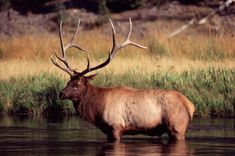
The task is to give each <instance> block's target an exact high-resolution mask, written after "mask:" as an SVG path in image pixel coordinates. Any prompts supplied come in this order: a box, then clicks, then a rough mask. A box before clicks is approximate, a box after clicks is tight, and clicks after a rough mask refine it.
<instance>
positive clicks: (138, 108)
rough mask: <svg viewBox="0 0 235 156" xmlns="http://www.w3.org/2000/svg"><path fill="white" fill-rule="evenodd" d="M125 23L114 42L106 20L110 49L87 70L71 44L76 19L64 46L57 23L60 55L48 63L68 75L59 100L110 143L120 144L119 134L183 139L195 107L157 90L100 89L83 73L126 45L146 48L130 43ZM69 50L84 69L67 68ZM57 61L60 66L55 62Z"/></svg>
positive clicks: (171, 93)
mask: <svg viewBox="0 0 235 156" xmlns="http://www.w3.org/2000/svg"><path fill="white" fill-rule="evenodd" d="M129 22H130V26H129V33H128V35H127V38H126V40H125V41H124V42H122V43H117V41H116V33H115V29H114V25H113V23H112V21H111V20H110V24H111V30H112V40H113V46H112V49H111V51H110V52H109V55H108V58H107V59H106V60H105V61H104V62H103V63H100V64H98V65H97V66H94V67H90V60H89V57H88V54H87V50H85V49H83V48H81V47H80V46H79V45H78V44H74V39H75V37H76V35H77V33H78V28H79V25H80V20H79V22H78V26H77V29H76V31H75V33H74V35H73V37H72V39H71V41H70V42H68V44H67V45H64V41H63V34H62V21H61V23H60V30H59V37H60V46H61V53H62V56H61V57H59V56H58V55H57V53H56V52H55V54H54V55H53V56H52V57H51V61H52V63H53V64H54V65H55V66H57V67H58V68H60V69H61V70H63V71H65V72H67V73H68V74H69V75H70V80H69V81H68V83H67V86H66V87H65V88H64V89H63V90H62V91H61V92H60V94H59V97H60V98H61V99H69V100H71V101H72V102H73V106H74V108H75V110H76V112H77V113H78V114H79V116H80V117H81V118H82V119H84V120H85V121H87V122H90V123H91V124H93V125H95V126H96V127H98V128H99V129H100V130H101V131H102V132H103V133H105V134H106V135H107V138H108V141H110V142H112V141H120V140H121V137H122V135H127V134H146V135H149V136H161V135H162V134H164V133H167V134H168V136H169V137H170V138H172V139H176V140H184V139H185V133H186V130H187V128H188V126H189V124H190V121H191V120H192V118H193V113H194V111H195V108H194V105H193V104H192V103H191V102H190V101H189V100H188V99H187V98H186V97H185V96H184V95H182V94H181V93H179V92H177V91H174V90H161V89H134V88H129V87H110V88H102V87H96V86H94V85H92V84H91V83H90V81H91V80H92V79H93V78H94V77H95V76H96V74H93V75H88V76H87V74H88V73H90V72H92V71H96V70H98V69H101V68H104V67H105V66H107V65H108V64H109V63H110V62H111V61H112V59H113V58H114V56H115V54H116V53H117V52H118V51H119V50H120V49H122V48H124V47H126V46H128V45H132V46H135V47H138V48H142V49H146V47H144V46H142V45H140V44H137V43H135V42H133V41H131V40H130V36H131V33H132V22H131V19H129ZM69 48H77V49H78V50H80V51H83V52H85V53H86V54H87V67H86V69H84V70H83V71H81V72H79V71H77V70H75V69H73V68H72V67H70V65H69V63H68V61H67V57H66V51H67V50H68V49H69ZM57 60H59V61H60V63H57Z"/></svg>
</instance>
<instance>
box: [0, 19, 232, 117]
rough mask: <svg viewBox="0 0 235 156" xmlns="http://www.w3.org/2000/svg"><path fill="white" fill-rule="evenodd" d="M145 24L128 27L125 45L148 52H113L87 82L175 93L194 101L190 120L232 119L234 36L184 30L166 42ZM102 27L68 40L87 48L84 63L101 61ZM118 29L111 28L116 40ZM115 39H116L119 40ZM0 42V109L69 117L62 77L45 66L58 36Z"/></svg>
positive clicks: (104, 47) (104, 52)
mask: <svg viewBox="0 0 235 156" xmlns="http://www.w3.org/2000/svg"><path fill="white" fill-rule="evenodd" d="M126 24H127V23H126ZM168 24H169V23H168ZM115 25H116V23H115ZM133 25H135V22H134V23H133ZM146 25H147V27H149V29H146V31H145V32H144V33H143V32H140V31H139V29H138V28H137V29H138V31H136V30H135V27H133V34H132V40H133V41H138V43H140V44H142V45H145V46H148V50H142V49H138V48H136V47H127V48H125V49H123V50H121V51H120V53H118V55H117V56H115V59H113V60H112V62H111V63H110V64H109V65H108V66H107V67H106V68H105V69H102V70H101V71H98V72H99V75H98V77H97V78H96V79H95V81H94V84H96V85H98V86H114V85H127V86H131V87H135V88H159V89H175V90H178V91H181V92H182V93H184V94H185V95H186V96H187V97H189V99H190V100H192V101H193V102H194V104H195V105H196V107H197V112H196V115H197V116H224V117H232V116H235V115H234V109H235V108H234V107H235V106H234V105H235V104H234V103H235V100H234V97H235V95H234V94H235V93H234V92H235V91H234V90H235V89H234V88H235V87H234V86H235V84H234V83H235V78H234V77H235V74H234V73H235V72H234V69H235V63H234V60H235V44H234V37H232V36H229V35H224V36H222V37H218V36H212V35H201V34H200V35H198V34H197V33H192V34H190V35H187V36H186V35H183V34H182V35H180V36H177V37H175V38H172V39H166V36H165V35H164V34H166V30H165V29H163V30H162V29H161V28H164V27H165V26H161V25H159V23H158V26H161V28H159V29H156V25H154V23H151V24H150V23H146ZM124 26H125V27H126V26H127V25H124ZM106 27H107V26H105V29H104V28H96V29H93V30H92V31H81V32H79V37H78V38H77V41H76V42H78V43H79V45H80V46H81V47H83V48H85V49H88V50H89V52H88V53H89V56H90V58H91V66H93V65H96V64H98V63H101V62H102V61H104V60H105V59H106V58H107V57H108V51H109V50H110V49H111V46H112V43H111V42H112V40H111V33H110V32H111V31H110V30H107V29H106ZM127 27H128V26H127ZM65 28H66V27H65ZM166 29H167V28H166ZM67 30H68V29H67ZM125 32H126V29H123V27H120V26H117V33H118V34H121V35H120V36H124V34H126V33H125ZM137 32H138V33H137ZM120 36H117V37H118V40H122V39H123V38H122V37H120ZM64 37H65V42H66V41H69V40H70V37H71V33H70V31H65V33H64ZM0 40H1V42H0V110H1V111H2V112H10V113H14V114H15V113H16V114H17V113H22V112H25V113H27V114H41V113H44V114H50V113H51V114H53V113H58V112H60V113H72V112H73V111H72V110H73V109H72V106H71V104H69V103H68V102H64V101H63V102H62V101H60V100H59V99H58V97H57V94H58V92H59V90H60V89H61V88H62V86H63V85H64V81H65V79H66V75H65V74H64V73H63V72H62V71H60V70H58V69H57V68H56V67H55V66H53V65H52V63H51V62H50V57H51V54H52V53H53V52H54V51H55V50H56V51H57V52H59V51H60V49H59V37H58V35H55V34H49V33H47V34H46V33H42V34H40V33H38V34H25V35H22V36H14V37H0ZM68 59H69V62H70V65H71V66H72V67H74V68H76V69H78V70H82V69H84V68H85V67H86V55H85V53H82V52H78V51H75V49H71V50H69V51H68ZM42 73H45V74H42Z"/></svg>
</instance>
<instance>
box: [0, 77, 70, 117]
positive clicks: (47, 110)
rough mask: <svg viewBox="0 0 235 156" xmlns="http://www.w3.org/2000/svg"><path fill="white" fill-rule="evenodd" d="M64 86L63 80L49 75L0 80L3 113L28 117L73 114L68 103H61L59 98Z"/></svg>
mask: <svg viewBox="0 0 235 156" xmlns="http://www.w3.org/2000/svg"><path fill="white" fill-rule="evenodd" d="M62 85H63V81H62V80H61V79H59V78H58V77H55V76H47V74H41V75H38V76H31V77H26V78H18V79H15V78H10V79H8V80H7V81H4V80H0V88H1V89H0V105H1V107H0V108H1V111H2V112H3V113H10V114H28V115H41V114H45V115H52V114H53V113H54V114H68V113H71V112H72V107H71V105H70V104H68V101H61V100H60V99H59V98H58V96H57V94H58V92H59V90H60V88H61V87H62Z"/></svg>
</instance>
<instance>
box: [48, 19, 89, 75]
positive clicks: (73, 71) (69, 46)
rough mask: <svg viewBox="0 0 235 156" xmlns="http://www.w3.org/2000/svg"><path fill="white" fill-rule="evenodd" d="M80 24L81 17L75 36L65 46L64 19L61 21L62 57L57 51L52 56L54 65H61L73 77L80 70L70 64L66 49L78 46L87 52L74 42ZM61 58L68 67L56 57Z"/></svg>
mask: <svg viewBox="0 0 235 156" xmlns="http://www.w3.org/2000/svg"><path fill="white" fill-rule="evenodd" d="M79 26H80V19H79V21H78V24H77V29H76V31H75V33H74V34H73V37H72V39H71V40H70V41H69V43H68V44H67V45H65V46H64V40H63V21H61V22H60V30H59V36H60V46H61V54H62V58H60V57H59V56H58V55H57V53H56V51H55V52H54V54H55V55H54V56H52V57H51V61H52V63H53V64H54V65H56V66H57V67H59V68H60V69H62V70H63V71H65V72H67V73H68V74H69V75H70V76H71V77H72V76H75V75H77V74H78V72H77V71H76V70H75V69H72V68H71V67H70V66H69V64H68V61H67V55H66V51H67V50H68V49H69V48H72V47H74V48H77V49H78V50H81V51H85V52H87V50H85V49H83V48H81V47H80V46H79V45H76V44H74V43H73V41H74V39H75V37H76V35H77V33H78V29H79ZM55 57H56V58H57V59H59V60H60V61H61V62H63V63H64V65H65V66H66V67H67V68H65V67H63V66H61V65H60V64H58V63H57V61H56V58H55Z"/></svg>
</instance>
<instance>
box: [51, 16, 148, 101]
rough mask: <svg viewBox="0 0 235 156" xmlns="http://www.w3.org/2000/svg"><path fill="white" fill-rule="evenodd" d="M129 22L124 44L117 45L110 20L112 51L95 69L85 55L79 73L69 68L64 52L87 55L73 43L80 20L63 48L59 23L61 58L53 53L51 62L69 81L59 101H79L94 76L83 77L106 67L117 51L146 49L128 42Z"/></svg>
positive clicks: (130, 28)
mask: <svg viewBox="0 0 235 156" xmlns="http://www.w3.org/2000/svg"><path fill="white" fill-rule="evenodd" d="M129 22H130V27H129V33H128V35H127V38H126V40H125V41H124V42H122V43H117V42H116V34H115V29H114V26H113V23H112V21H111V20H110V24H111V28H112V36H113V46H112V50H111V51H110V52H109V56H108V58H107V59H106V60H105V61H104V62H103V63H101V64H99V65H97V66H95V67H90V60H89V57H88V55H87V67H86V69H84V70H83V71H81V72H79V71H77V70H75V69H73V68H71V67H70V65H69V63H68V61H67V56H66V51H67V50H68V49H69V48H76V49H78V50H80V51H83V52H86V54H87V52H88V51H87V50H85V49H83V48H81V47H80V46H79V45H77V44H74V43H73V41H74V39H75V37H76V35H77V33H78V28H79V25H80V20H79V21H78V25H77V29H76V31H75V33H74V35H73V37H72V39H71V40H70V42H69V43H68V44H67V45H65V46H64V41H63V35H62V31H63V30H62V24H63V22H62V21H61V23H60V31H59V36H60V45H61V54H62V57H59V56H58V55H57V53H56V52H55V53H54V56H53V57H51V61H52V63H53V64H54V65H56V66H57V67H58V68H60V69H61V70H63V71H65V72H67V73H68V74H69V75H70V81H69V82H68V83H67V86H66V87H65V88H64V89H63V90H62V91H61V92H60V95H59V96H60V98H61V99H70V100H72V101H73V102H79V101H80V99H81V98H82V95H84V94H85V92H86V90H87V85H88V84H89V81H90V80H92V79H93V78H94V77H95V75H96V74H94V75H90V76H85V75H86V74H88V73H90V72H92V71H95V70H98V69H100V68H103V67H105V66H106V65H108V64H109V63H110V62H111V60H112V58H113V57H114V55H115V54H116V53H117V52H118V50H120V49H122V48H124V47H126V46H128V45H132V46H136V47H139V48H143V49H147V48H146V47H144V46H142V45H139V44H137V43H135V42H132V41H131V40H130V36H131V32H132V22H131V19H129ZM57 59H58V60H59V61H60V62H61V63H63V64H64V65H63V66H62V65H61V64H58V63H57V61H56V60H57Z"/></svg>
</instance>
